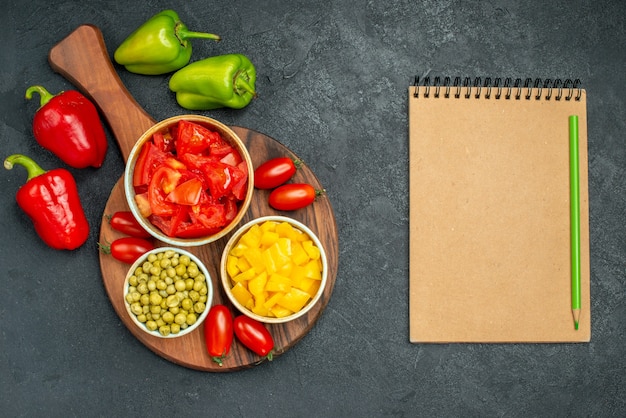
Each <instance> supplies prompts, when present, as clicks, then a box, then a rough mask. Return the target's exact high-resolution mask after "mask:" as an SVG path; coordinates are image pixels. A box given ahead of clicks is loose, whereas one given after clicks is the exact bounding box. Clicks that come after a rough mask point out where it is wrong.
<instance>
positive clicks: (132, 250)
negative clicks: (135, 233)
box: [98, 237, 154, 264]
mask: <svg viewBox="0 0 626 418" xmlns="http://www.w3.org/2000/svg"><path fill="white" fill-rule="evenodd" d="M98 245H99V246H100V249H101V250H102V252H104V253H105V254H111V255H112V256H113V258H115V259H116V260H119V261H121V262H123V263H127V264H132V263H134V262H135V260H137V259H138V258H139V257H141V256H142V255H144V254H145V253H147V252H148V251H150V250H152V249H154V245H153V244H152V243H151V242H150V241H148V240H145V239H143V238H137V237H123V238H118V239H116V240H115V241H113V242H112V243H111V245H109V246H106V245H102V244H98Z"/></svg>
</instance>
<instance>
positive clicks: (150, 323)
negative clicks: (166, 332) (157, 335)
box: [146, 320, 157, 331]
mask: <svg viewBox="0 0 626 418" xmlns="http://www.w3.org/2000/svg"><path fill="white" fill-rule="evenodd" d="M146 328H148V329H149V330H150V331H156V329H157V323H156V322H155V321H152V320H149V321H146Z"/></svg>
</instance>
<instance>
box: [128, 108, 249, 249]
mask: <svg viewBox="0 0 626 418" xmlns="http://www.w3.org/2000/svg"><path fill="white" fill-rule="evenodd" d="M124 191H125V194H126V200H127V202H128V206H129V207H130V210H131V212H132V213H133V215H134V216H135V218H136V219H137V221H138V222H139V224H140V225H141V226H142V227H143V228H144V229H145V230H146V231H147V232H148V233H150V235H152V236H153V237H155V238H157V239H158V240H160V241H163V242H165V243H167V244H170V245H175V246H183V247H190V246H199V245H205V244H208V243H210V242H213V241H216V240H218V239H220V238H222V237H223V236H225V235H226V234H228V233H229V232H230V231H232V230H233V228H235V227H236V226H237V225H238V224H239V223H240V222H241V220H242V218H243V216H244V215H245V213H246V211H247V210H248V207H249V206H250V202H251V200H252V194H253V192H254V169H253V166H252V161H251V159H250V154H249V153H248V150H247V148H246V146H245V144H244V143H243V142H242V141H241V139H240V138H239V137H238V136H237V134H236V133H235V132H234V131H233V130H231V129H230V128H229V127H228V126H226V125H224V124H222V123H221V122H219V121H217V120H215V119H211V118H208V117H205V116H201V115H180V116H175V117H171V118H168V119H165V120H163V121H161V122H158V123H157V124H155V125H154V126H153V127H151V128H150V129H148V130H147V131H146V132H144V134H143V135H142V136H141V137H140V138H139V140H138V141H137V143H136V144H135V145H134V147H133V149H132V150H131V152H130V154H129V157H128V161H127V163H126V168H125V172H124Z"/></svg>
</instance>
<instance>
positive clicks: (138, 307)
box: [130, 302, 143, 315]
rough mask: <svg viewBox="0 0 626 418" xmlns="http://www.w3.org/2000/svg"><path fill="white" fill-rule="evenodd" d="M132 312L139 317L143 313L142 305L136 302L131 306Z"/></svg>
mask: <svg viewBox="0 0 626 418" xmlns="http://www.w3.org/2000/svg"><path fill="white" fill-rule="evenodd" d="M130 310H131V312H132V313H134V314H135V315H139V314H141V313H143V308H142V307H141V304H140V303H139V302H135V303H133V304H131V305H130Z"/></svg>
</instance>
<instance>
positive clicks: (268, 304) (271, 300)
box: [263, 292, 284, 310]
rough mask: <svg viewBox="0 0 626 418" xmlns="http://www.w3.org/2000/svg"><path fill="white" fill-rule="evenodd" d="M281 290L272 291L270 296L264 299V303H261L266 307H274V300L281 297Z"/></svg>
mask: <svg viewBox="0 0 626 418" xmlns="http://www.w3.org/2000/svg"><path fill="white" fill-rule="evenodd" d="M283 294H284V293H282V292H276V293H274V294H273V295H272V296H270V297H269V298H267V300H266V301H265V303H264V304H263V306H265V307H266V308H267V309H270V310H271V309H272V307H274V305H276V301H278V299H280V298H282V297H283Z"/></svg>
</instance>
